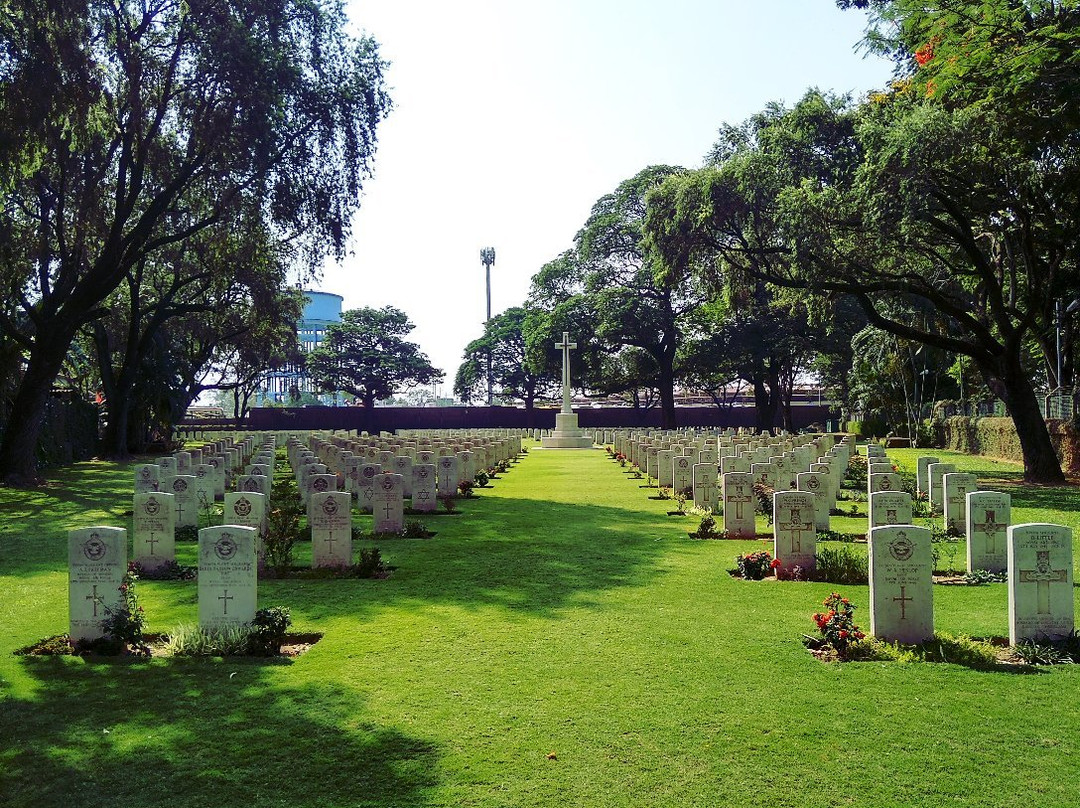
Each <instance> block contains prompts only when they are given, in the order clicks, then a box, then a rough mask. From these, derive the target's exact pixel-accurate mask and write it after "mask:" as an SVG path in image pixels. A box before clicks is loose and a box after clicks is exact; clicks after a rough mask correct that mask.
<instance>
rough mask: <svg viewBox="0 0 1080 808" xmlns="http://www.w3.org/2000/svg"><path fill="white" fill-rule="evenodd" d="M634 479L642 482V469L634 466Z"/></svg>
mask: <svg viewBox="0 0 1080 808" xmlns="http://www.w3.org/2000/svg"><path fill="white" fill-rule="evenodd" d="M633 477H634V479H635V480H640V479H641V469H639V468H638V467H637V466H634V474H633Z"/></svg>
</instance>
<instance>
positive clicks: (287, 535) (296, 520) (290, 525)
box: [263, 508, 300, 571]
mask: <svg viewBox="0 0 1080 808" xmlns="http://www.w3.org/2000/svg"><path fill="white" fill-rule="evenodd" d="M299 535H300V515H299V514H298V513H297V512H296V511H295V510H293V509H292V508H271V509H270V515H269V517H268V518H267V520H266V536H265V537H264V539H263V550H264V552H265V554H266V565H267V566H268V567H271V568H273V569H275V570H278V571H280V570H284V569H286V568H288V567H290V566H292V562H293V547H294V545H295V544H296V540H297V538H299Z"/></svg>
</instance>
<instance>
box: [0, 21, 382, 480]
mask: <svg viewBox="0 0 1080 808" xmlns="http://www.w3.org/2000/svg"><path fill="white" fill-rule="evenodd" d="M58 8H59V11H58V10H57V9H58ZM4 10H5V14H4V20H3V23H2V24H0V34H2V35H3V37H4V39H3V41H2V42H0V121H2V122H3V123H2V124H0V183H2V185H0V190H2V192H3V194H4V201H3V208H2V210H0V291H2V293H3V295H2V297H3V300H4V301H5V306H4V308H3V309H2V310H0V328H2V329H3V331H4V333H5V334H6V335H7V336H8V338H9V339H11V340H12V341H14V342H15V343H17V344H18V345H19V346H20V348H21V350H22V352H23V355H24V359H23V362H22V367H21V368H20V369H19V373H18V375H19V378H18V381H17V386H16V389H15V392H14V396H13V400H12V404H11V409H10V417H9V419H8V422H7V424H6V425H5V431H4V435H3V440H2V442H0V475H2V477H3V479H4V480H5V481H7V482H9V483H20V482H21V483H26V482H29V481H31V480H33V478H34V477H35V476H36V465H35V461H34V451H33V450H34V445H35V443H36V439H37V434H38V431H39V429H40V425H41V413H42V412H43V410H44V407H43V406H42V405H43V402H44V400H45V398H46V397H47V396H48V394H49V390H50V387H51V385H52V383H53V380H54V379H55V378H56V375H57V373H58V371H59V370H60V368H61V366H62V364H63V362H64V357H65V355H66V353H67V351H68V348H69V346H70V345H71V344H72V340H73V339H74V337H75V335H76V333H77V332H78V331H79V329H80V328H81V327H83V326H84V325H86V324H87V323H90V322H92V321H93V320H95V319H97V318H99V317H101V316H102V315H103V314H104V311H105V310H104V309H103V308H102V303H103V301H105V300H106V298H107V297H108V296H109V295H110V294H111V293H112V292H113V290H114V289H116V288H117V287H118V286H119V285H120V284H121V283H122V282H123V281H124V279H125V278H127V277H129V274H130V272H131V271H132V269H133V268H134V267H136V266H138V265H139V264H140V262H143V261H145V260H147V259H152V258H153V257H154V256H155V255H156V254H158V253H159V252H161V251H162V250H164V249H166V248H169V247H170V246H171V245H176V244H180V243H183V242H185V241H187V240H188V239H190V238H191V237H192V236H194V235H195V234H198V233H200V232H202V231H205V230H207V229H211V228H220V227H228V226H230V224H231V222H232V220H233V219H234V218H235V215H236V213H235V212H236V211H237V210H240V209H242V210H244V211H245V212H251V211H254V212H256V213H257V215H258V217H259V218H260V219H261V220H262V222H263V223H264V227H265V230H266V232H267V233H269V234H270V236H271V238H272V239H273V240H274V241H276V242H278V243H279V244H282V245H286V244H287V245H289V247H290V249H291V250H292V258H293V259H294V260H297V259H300V258H306V259H307V260H308V261H310V262H312V263H311V264H309V265H311V266H313V265H314V261H315V260H316V259H318V258H319V257H320V256H322V255H323V254H325V252H327V251H328V250H329V251H330V252H331V253H334V254H337V255H340V254H341V253H342V251H343V250H344V246H345V242H346V238H347V236H348V233H349V227H350V224H349V223H350V221H351V216H352V212H353V211H354V209H355V208H356V206H357V205H358V204H359V199H360V186H361V183H362V181H363V179H364V178H365V177H366V176H367V175H368V173H369V171H370V168H371V160H372V156H373V154H374V149H375V128H376V125H377V124H378V122H379V121H380V120H381V118H382V117H383V115H384V114H385V113H386V111H387V110H388V108H389V100H388V97H387V95H386V92H385V90H384V85H383V78H382V71H383V67H384V65H383V63H382V61H381V60H380V59H379V57H378V53H377V49H376V45H375V43H374V42H373V41H372V40H371V39H368V38H360V39H357V38H353V37H351V36H349V35H348V34H346V33H345V18H344V13H343V10H342V7H341V5H340V3H338V2H336V0H258V1H257V2H256V1H255V0H230V1H229V2H224V1H223V0H161V2H154V3H145V2H137V1H136V0H108V2H106V1H105V0H83V1H82V2H75V1H74V0H72V2H64V3H62V4H52V3H42V2H40V0H11V1H10V2H8V3H6V4H5V6H4ZM43 77H44V80H43ZM31 99H32V101H33V102H32V103H31V104H29V105H27V101H28V100H31ZM245 215H246V214H245ZM215 271H219V272H229V271H231V270H230V267H228V266H225V265H222V266H219V267H217V268H216V270H215Z"/></svg>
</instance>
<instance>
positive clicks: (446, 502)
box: [439, 494, 457, 513]
mask: <svg viewBox="0 0 1080 808" xmlns="http://www.w3.org/2000/svg"><path fill="white" fill-rule="evenodd" d="M439 502H441V503H442V506H443V510H444V511H446V512H447V513H457V506H456V505H455V504H454V498H453V497H452V496H450V495H449V494H443V495H441V496H440V497H439Z"/></svg>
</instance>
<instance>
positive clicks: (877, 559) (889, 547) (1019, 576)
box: [868, 524, 1075, 645]
mask: <svg viewBox="0 0 1080 808" xmlns="http://www.w3.org/2000/svg"><path fill="white" fill-rule="evenodd" d="M930 535H931V534H930V530H929V529H928V528H924V527H916V526H915V525H889V526H886V527H876V528H874V529H873V530H871V531H870V537H869V550H868V552H869V562H870V563H869V571H870V633H871V634H872V635H874V636H876V637H880V638H882V639H888V640H895V641H897V642H903V643H921V642H924V641H926V640H929V639H931V638H932V637H933V634H934V597H933V595H934V593H933V568H934V561H933V551H932V546H931V541H930ZM1006 552H1007V567H1008V600H1009V617H1008V619H1009V642H1010V643H1011V644H1012V645H1016V644H1017V643H1018V642H1020V641H1021V640H1027V639H1031V640H1038V639H1050V640H1055V639H1061V638H1063V637H1066V636H1068V635H1070V634H1071V633H1072V631H1073V629H1074V625H1075V618H1074V608H1075V605H1074V595H1073V561H1072V530H1071V529H1070V528H1068V527H1064V526H1062V525H1048V524H1024V525H1012V526H1010V527H1009V528H1008V536H1007V541H1006Z"/></svg>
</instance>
